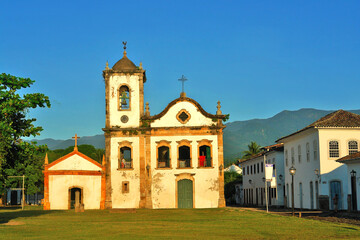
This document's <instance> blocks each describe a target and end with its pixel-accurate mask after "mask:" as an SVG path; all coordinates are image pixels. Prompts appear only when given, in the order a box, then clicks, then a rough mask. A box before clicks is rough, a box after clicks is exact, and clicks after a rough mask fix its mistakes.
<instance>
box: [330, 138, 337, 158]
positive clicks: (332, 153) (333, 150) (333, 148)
mask: <svg viewBox="0 0 360 240" xmlns="http://www.w3.org/2000/svg"><path fill="white" fill-rule="evenodd" d="M329 157H330V158H337V157H339V142H338V141H330V142H329Z"/></svg>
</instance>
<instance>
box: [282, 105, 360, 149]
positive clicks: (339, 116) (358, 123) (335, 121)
mask: <svg viewBox="0 0 360 240" xmlns="http://www.w3.org/2000/svg"><path fill="white" fill-rule="evenodd" d="M359 127H360V115H358V114H355V113H351V112H348V111H344V110H342V109H340V110H337V111H335V112H332V113H330V114H328V115H326V116H324V117H322V118H320V119H318V120H316V121H315V122H313V123H312V124H310V125H308V126H306V127H304V128H303V129H301V130H299V131H297V132H294V133H292V134H290V135H287V136H285V137H282V138H279V139H278V140H276V142H278V141H281V140H283V139H284V138H288V137H290V136H293V135H295V134H297V133H300V132H303V131H305V130H307V129H310V128H359Z"/></svg>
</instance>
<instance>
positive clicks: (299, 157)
mask: <svg viewBox="0 0 360 240" xmlns="http://www.w3.org/2000/svg"><path fill="white" fill-rule="evenodd" d="M298 160H299V163H301V145H298Z"/></svg>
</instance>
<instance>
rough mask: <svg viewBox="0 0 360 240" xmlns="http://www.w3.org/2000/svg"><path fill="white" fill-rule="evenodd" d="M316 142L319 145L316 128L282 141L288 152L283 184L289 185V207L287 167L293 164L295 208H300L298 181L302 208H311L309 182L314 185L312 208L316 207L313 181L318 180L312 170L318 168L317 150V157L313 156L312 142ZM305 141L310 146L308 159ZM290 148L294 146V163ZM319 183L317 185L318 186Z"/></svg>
mask: <svg viewBox="0 0 360 240" xmlns="http://www.w3.org/2000/svg"><path fill="white" fill-rule="evenodd" d="M314 140H315V141H316V142H317V146H319V140H318V133H317V130H314V129H309V130H306V131H304V132H301V133H299V134H296V135H294V136H292V137H291V138H289V139H286V141H285V142H284V153H285V151H287V152H288V165H287V166H286V160H285V157H284V173H285V186H286V184H288V185H289V193H286V195H287V198H288V203H289V204H288V206H289V207H291V196H292V195H291V175H290V173H289V168H290V167H291V166H292V165H293V166H294V167H295V168H296V173H295V176H294V205H295V208H300V197H301V196H300V190H299V189H300V183H302V202H303V206H302V207H303V208H305V209H310V208H311V197H310V182H313V186H314V195H313V201H314V208H316V196H315V181H318V178H317V176H316V175H315V172H314V170H315V169H320V161H319V151H317V153H318V154H317V156H318V157H317V158H314V148H313V142H314ZM306 143H309V146H310V161H307V159H306ZM299 145H300V146H301V162H299V159H298V146H299ZM291 148H294V153H295V154H294V157H295V163H294V164H292V161H291ZM320 186H321V185H319V188H320ZM286 188H287V187H286ZM319 195H320V193H319Z"/></svg>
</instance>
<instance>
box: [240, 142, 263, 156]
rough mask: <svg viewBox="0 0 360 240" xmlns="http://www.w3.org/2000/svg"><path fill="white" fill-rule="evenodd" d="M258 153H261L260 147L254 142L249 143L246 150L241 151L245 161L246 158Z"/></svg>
mask: <svg viewBox="0 0 360 240" xmlns="http://www.w3.org/2000/svg"><path fill="white" fill-rule="evenodd" d="M259 152H261V146H260V145H258V144H257V143H256V142H251V143H250V144H249V145H248V150H246V151H243V158H244V159H246V158H249V157H252V156H254V155H256V154H258V153H259Z"/></svg>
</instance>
